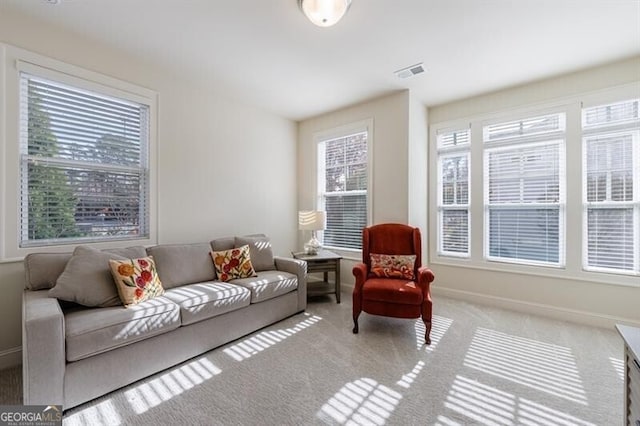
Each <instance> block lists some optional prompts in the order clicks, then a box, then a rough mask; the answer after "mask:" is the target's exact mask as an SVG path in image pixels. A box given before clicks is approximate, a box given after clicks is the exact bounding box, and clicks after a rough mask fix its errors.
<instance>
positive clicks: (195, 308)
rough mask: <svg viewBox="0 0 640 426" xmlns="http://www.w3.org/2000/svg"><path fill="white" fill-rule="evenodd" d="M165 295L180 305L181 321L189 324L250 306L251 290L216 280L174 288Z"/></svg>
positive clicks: (183, 323)
mask: <svg viewBox="0 0 640 426" xmlns="http://www.w3.org/2000/svg"><path fill="white" fill-rule="evenodd" d="M165 297H166V298H167V299H170V300H172V301H174V302H175V303H176V304H177V305H178V306H180V316H181V323H182V325H187V324H192V323H194V322H198V321H202V320H205V319H207V318H211V317H215V316H216V315H221V314H224V313H226V312H230V311H234V310H236V309H240V308H244V307H245V306H249V303H250V301H251V292H250V291H249V290H247V289H246V288H244V287H242V286H239V285H233V284H230V283H223V282H219V281H214V282H207V283H198V284H189V285H184V286H181V287H177V288H172V289H169V290H167V292H166V293H165Z"/></svg>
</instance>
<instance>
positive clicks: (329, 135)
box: [313, 119, 373, 254]
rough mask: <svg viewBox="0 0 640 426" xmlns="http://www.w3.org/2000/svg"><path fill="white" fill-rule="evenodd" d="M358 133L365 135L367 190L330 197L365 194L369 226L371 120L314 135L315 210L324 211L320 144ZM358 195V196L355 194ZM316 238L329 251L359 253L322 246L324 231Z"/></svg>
mask: <svg viewBox="0 0 640 426" xmlns="http://www.w3.org/2000/svg"><path fill="white" fill-rule="evenodd" d="M358 133H366V134H367V189H366V190H353V191H340V192H334V193H332V196H333V195H335V196H340V195H345V194H346V193H353V195H358V194H363V193H364V194H365V195H366V200H367V207H366V209H367V223H366V226H370V225H371V223H372V222H371V221H372V205H373V202H372V194H373V174H372V167H373V166H372V165H373V148H372V147H373V119H366V120H362V121H358V122H354V123H350V124H346V125H342V126H339V127H335V128H332V129H328V130H325V131H320V132H316V133H314V137H313V139H314V148H315V156H316V173H315V179H316V196H315V207H314V209H315V210H325V208H324V197H325V176H326V175H325V171H326V169H325V164H324V162H323V161H321V157H320V151H321V149H320V146H321V144H323V143H325V142H328V141H331V140H334V139H340V138H343V137H348V136H350V135H354V134H358ZM355 193H358V194H355ZM317 234H318V238H319V239H320V241H321V242H322V245H323V247H325V248H327V249H331V250H337V251H341V252H346V253H354V254H355V253H360V252H361V251H362V249H355V248H349V247H339V246H333V245H325V244H324V231H319V232H318V233H317Z"/></svg>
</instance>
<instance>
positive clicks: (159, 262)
mask: <svg viewBox="0 0 640 426" xmlns="http://www.w3.org/2000/svg"><path fill="white" fill-rule="evenodd" d="M210 251H211V246H210V245H209V244H208V243H195V244H162V245H159V246H154V247H149V248H148V249H147V253H149V255H150V256H153V259H154V260H155V262H156V267H157V269H158V275H159V276H160V281H162V286H163V287H164V288H165V289H168V288H173V287H178V286H181V285H184V284H192V283H200V282H205V281H214V280H215V279H216V270H215V268H214V267H213V262H212V261H211V255H210V254H209V252H210Z"/></svg>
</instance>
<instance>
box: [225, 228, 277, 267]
mask: <svg viewBox="0 0 640 426" xmlns="http://www.w3.org/2000/svg"><path fill="white" fill-rule="evenodd" d="M234 244H235V246H236V247H242V246H244V245H248V246H249V253H250V256H251V264H252V265H253V268H254V269H255V270H256V272H260V271H272V270H274V269H276V266H275V262H274V261H273V249H272V248H271V240H270V239H269V237H267V236H246V237H235V240H234Z"/></svg>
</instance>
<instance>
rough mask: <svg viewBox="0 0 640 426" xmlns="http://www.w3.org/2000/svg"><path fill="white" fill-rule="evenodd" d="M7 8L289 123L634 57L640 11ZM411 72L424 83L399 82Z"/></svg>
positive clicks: (530, 6)
mask: <svg viewBox="0 0 640 426" xmlns="http://www.w3.org/2000/svg"><path fill="white" fill-rule="evenodd" d="M3 8H7V9H12V10H15V11H18V12H21V13H24V14H27V15H31V16H34V17H36V18H37V19H40V20H45V21H48V22H50V23H51V24H53V25H56V26H62V27H65V28H67V29H68V30H69V31H72V32H75V33H77V34H78V35H80V36H82V37H83V38H86V39H90V40H96V41H99V42H101V43H104V44H107V45H110V46H112V47H113V48H116V49H121V50H123V51H126V52H128V53H129V54H131V55H135V56H136V57H144V58H145V59H146V60H147V61H149V62H151V63H153V64H157V65H158V66H161V67H165V68H170V69H172V70H173V71H179V72H183V73H186V76H187V78H188V79H189V80H195V81H197V82H198V84H202V85H206V86H208V87H210V88H212V89H214V90H217V91H219V92H220V93H224V94H225V95H226V96H232V97H234V98H237V99H240V100H242V101H243V102H247V103H250V104H251V105H255V106H257V107H260V108H263V109H266V110H269V111H272V112H274V113H276V114H279V115H281V116H283V117H286V118H289V119H293V120H301V119H304V118H308V117H311V116H314V115H318V114H321V113H324V112H327V111H331V110H334V109H337V108H340V107H344V106H347V105H350V104H354V103H356V102H359V101H362V100H366V99H370V98H373V97H376V96H379V95H382V94H385V93H390V92H392V91H395V90H399V89H404V88H409V89H411V91H412V94H414V95H415V96H416V97H417V98H418V99H419V100H420V101H422V102H423V103H424V104H425V105H429V106H432V105H437V104H442V103H445V102H449V101H452V100H457V99H461V98H465V97H469V96H474V95H478V94H481V93H486V92H490V91H494V90H498V89H502V88H505V87H510V86H514V85H518V84H523V83H527V82H530V81H535V80H539V79H543V78H546V77H549V76H554V75H558V74H563V73H567V72H572V71H576V70H579V69H582V68H587V67H591V66H594V65H598V64H603V63H607V62H611V61H615V60H619V59H623V58H628V57H631V56H635V55H640V0H353V3H352V6H351V9H350V10H349V12H348V13H347V15H346V16H345V18H344V19H343V20H342V21H341V22H339V23H338V24H337V25H336V26H334V27H331V28H319V27H316V26H314V25H312V24H311V23H310V22H309V21H308V20H307V19H306V18H305V16H304V15H303V14H302V13H301V12H300V11H299V9H298V6H297V1H296V0H180V1H177V0H153V1H152V0H60V3H59V4H57V5H52V4H49V3H48V2H47V1H46V0H0V12H1V11H2V9H3ZM417 62H424V66H425V68H426V72H425V73H423V74H420V75H417V76H414V77H412V78H410V79H407V80H400V79H398V78H397V77H395V75H394V74H393V72H394V71H395V70H398V69H400V68H404V67H407V66H409V65H413V64H415V63H417ZM639 79H640V76H639Z"/></svg>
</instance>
